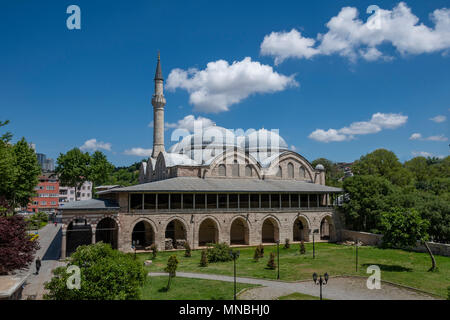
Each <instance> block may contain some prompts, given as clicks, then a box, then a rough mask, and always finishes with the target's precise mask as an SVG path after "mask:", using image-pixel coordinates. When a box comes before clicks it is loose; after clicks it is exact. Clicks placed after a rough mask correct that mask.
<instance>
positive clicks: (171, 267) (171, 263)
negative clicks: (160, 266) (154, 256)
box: [164, 255, 178, 290]
mask: <svg viewBox="0 0 450 320" xmlns="http://www.w3.org/2000/svg"><path fill="white" fill-rule="evenodd" d="M177 266H178V259H177V256H176V255H171V256H170V257H169V260H168V261H167V266H166V267H165V268H164V271H165V272H167V273H168V274H169V282H167V288H166V289H167V290H169V289H170V281H171V280H172V278H173V277H175V276H176V271H177Z"/></svg>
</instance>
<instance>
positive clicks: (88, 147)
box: [80, 139, 111, 151]
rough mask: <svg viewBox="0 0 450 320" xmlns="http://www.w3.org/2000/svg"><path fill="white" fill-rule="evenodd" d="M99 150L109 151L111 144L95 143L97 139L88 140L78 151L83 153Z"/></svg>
mask: <svg viewBox="0 0 450 320" xmlns="http://www.w3.org/2000/svg"><path fill="white" fill-rule="evenodd" d="M99 149H103V150H107V151H111V143H109V142H102V141H97V139H89V140H86V141H85V142H84V144H83V145H82V146H81V147H80V150H83V151H96V150H99Z"/></svg>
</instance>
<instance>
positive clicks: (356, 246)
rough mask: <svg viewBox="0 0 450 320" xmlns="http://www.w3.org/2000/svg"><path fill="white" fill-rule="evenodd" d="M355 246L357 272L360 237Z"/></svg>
mask: <svg viewBox="0 0 450 320" xmlns="http://www.w3.org/2000/svg"><path fill="white" fill-rule="evenodd" d="M355 247H356V266H355V267H356V272H358V239H356V241H355Z"/></svg>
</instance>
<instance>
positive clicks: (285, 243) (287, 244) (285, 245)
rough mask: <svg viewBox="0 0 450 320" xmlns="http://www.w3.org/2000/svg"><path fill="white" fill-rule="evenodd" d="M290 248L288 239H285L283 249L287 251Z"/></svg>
mask: <svg viewBox="0 0 450 320" xmlns="http://www.w3.org/2000/svg"><path fill="white" fill-rule="evenodd" d="M290 247H291V244H290V242H289V239H287V238H286V239H285V240H284V248H285V249H289V248H290Z"/></svg>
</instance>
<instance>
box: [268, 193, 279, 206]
mask: <svg viewBox="0 0 450 320" xmlns="http://www.w3.org/2000/svg"><path fill="white" fill-rule="evenodd" d="M270 205H271V206H270V207H271V208H276V209H278V208H280V195H279V194H271V195H270Z"/></svg>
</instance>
